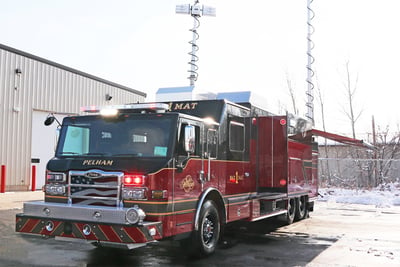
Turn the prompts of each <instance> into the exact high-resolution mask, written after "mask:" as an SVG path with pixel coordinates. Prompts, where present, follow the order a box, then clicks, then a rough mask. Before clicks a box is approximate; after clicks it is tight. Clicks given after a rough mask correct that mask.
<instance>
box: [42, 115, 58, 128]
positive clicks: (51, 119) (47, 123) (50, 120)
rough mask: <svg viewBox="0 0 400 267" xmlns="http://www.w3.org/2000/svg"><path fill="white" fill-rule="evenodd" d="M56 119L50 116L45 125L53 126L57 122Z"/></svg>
mask: <svg viewBox="0 0 400 267" xmlns="http://www.w3.org/2000/svg"><path fill="white" fill-rule="evenodd" d="M55 119H56V118H54V116H49V117H47V118H46V120H45V121H44V125H46V126H50V125H52V124H53V122H54V121H55Z"/></svg>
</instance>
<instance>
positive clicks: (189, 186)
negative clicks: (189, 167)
mask: <svg viewBox="0 0 400 267" xmlns="http://www.w3.org/2000/svg"><path fill="white" fill-rule="evenodd" d="M180 188H181V189H183V190H184V191H185V192H186V193H189V192H190V191H192V190H193V188H194V180H193V178H192V176H190V175H186V177H185V178H184V179H183V180H182V181H181V183H180Z"/></svg>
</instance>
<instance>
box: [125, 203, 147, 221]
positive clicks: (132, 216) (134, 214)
mask: <svg viewBox="0 0 400 267" xmlns="http://www.w3.org/2000/svg"><path fill="white" fill-rule="evenodd" d="M145 217H146V214H145V213H144V211H143V210H142V209H141V208H139V207H138V206H137V205H136V206H134V207H133V208H130V209H128V210H127V211H126V214H125V218H126V221H127V222H128V223H130V224H136V223H139V224H141V223H142V222H143V220H144V218H145Z"/></svg>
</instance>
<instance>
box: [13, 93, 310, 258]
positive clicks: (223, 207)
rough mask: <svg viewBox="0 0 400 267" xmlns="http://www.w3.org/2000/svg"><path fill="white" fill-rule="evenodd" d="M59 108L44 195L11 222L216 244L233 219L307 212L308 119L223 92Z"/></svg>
mask: <svg viewBox="0 0 400 267" xmlns="http://www.w3.org/2000/svg"><path fill="white" fill-rule="evenodd" d="M84 111H86V112H89V113H93V114H89V115H82V116H71V117H67V118H64V120H63V123H62V126H61V130H60V136H59V141H58V145H57V149H56V152H55V157H54V158H53V159H51V160H50V161H49V162H48V164H47V172H46V185H45V187H44V191H45V198H44V200H43V201H36V202H27V203H24V210H23V213H20V214H17V216H16V231H17V232H21V233H28V234H37V235H42V236H50V237H56V238H63V239H65V238H69V239H80V240H86V241H88V242H92V243H95V244H98V245H109V246H117V245H118V246H121V245H123V246H125V247H128V248H135V247H139V246H143V245H146V244H147V243H149V242H154V241H157V240H162V239H166V238H174V239H177V240H181V241H182V243H184V244H189V245H190V247H191V248H192V251H193V252H196V253H198V254H200V255H202V256H206V255H209V254H211V253H213V252H214V251H215V249H216V246H217V243H218V241H219V239H220V237H221V235H222V232H223V228H224V227H225V226H226V225H227V224H229V223H231V222H234V221H238V220H247V221H256V220H261V219H265V218H268V217H273V216H283V217H284V218H285V219H286V221H287V223H292V222H293V221H294V220H301V219H304V218H306V217H307V215H308V212H309V211H312V210H313V206H314V204H313V203H314V202H313V201H314V199H315V197H316V196H317V194H318V192H317V189H318V174H317V162H318V150H317V144H316V143H315V142H314V141H313V138H312V134H311V133H312V131H311V130H312V129H311V124H310V123H309V122H308V121H306V120H304V119H300V118H297V117H295V116H292V115H283V116H277V115H274V114H271V113H269V112H267V111H265V110H262V109H259V108H257V107H254V106H252V105H251V104H250V103H239V104H238V103H232V102H229V101H226V100H198V101H179V102H178V101H177V102H168V103H139V104H128V105H120V106H110V107H106V108H98V107H86V108H85V109H84Z"/></svg>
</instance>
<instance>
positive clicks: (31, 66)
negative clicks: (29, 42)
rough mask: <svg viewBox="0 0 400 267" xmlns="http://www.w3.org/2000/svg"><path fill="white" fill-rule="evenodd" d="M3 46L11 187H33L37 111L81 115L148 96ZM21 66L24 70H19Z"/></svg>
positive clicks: (4, 145) (4, 153)
mask: <svg viewBox="0 0 400 267" xmlns="http://www.w3.org/2000/svg"><path fill="white" fill-rule="evenodd" d="M2 47H3V46H0V104H1V107H0V111H1V114H0V165H6V169H7V183H6V191H14V190H28V189H29V186H30V182H31V181H30V179H31V174H30V172H31V142H32V112H33V110H42V111H48V112H54V113H63V114H77V113H80V107H81V106H87V105H106V104H123V103H127V102H129V103H133V102H137V101H139V102H143V101H144V95H143V94H137V93H135V92H134V90H132V91H129V90H128V89H127V88H126V87H125V88H122V87H121V88H120V87H118V86H117V84H115V85H114V84H113V83H111V82H108V81H105V80H102V79H100V78H97V77H94V76H91V75H87V76H86V75H80V74H81V73H80V72H79V71H76V70H73V69H69V68H68V67H65V68H62V67H60V66H61V65H58V64H57V63H54V62H49V61H45V60H43V61H42V60H38V59H37V58H36V57H34V56H32V55H31V56H26V55H25V54H21V53H14V51H13V50H12V49H11V50H10V51H9V50H5V49H2ZM17 52H20V51H17ZM28 55H29V54H28ZM39 59H40V58H39ZM16 68H19V69H21V72H22V73H21V74H16V73H15V69H16ZM82 74H84V73H82ZM102 81H105V82H102ZM106 94H110V95H112V100H111V101H106V99H105V95H106ZM47 141H48V140H35V142H47ZM51 141H52V140H51Z"/></svg>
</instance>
